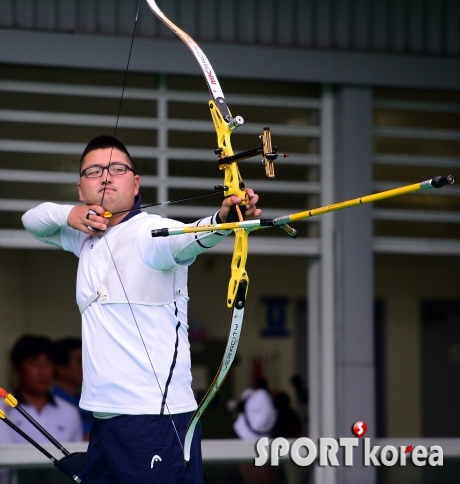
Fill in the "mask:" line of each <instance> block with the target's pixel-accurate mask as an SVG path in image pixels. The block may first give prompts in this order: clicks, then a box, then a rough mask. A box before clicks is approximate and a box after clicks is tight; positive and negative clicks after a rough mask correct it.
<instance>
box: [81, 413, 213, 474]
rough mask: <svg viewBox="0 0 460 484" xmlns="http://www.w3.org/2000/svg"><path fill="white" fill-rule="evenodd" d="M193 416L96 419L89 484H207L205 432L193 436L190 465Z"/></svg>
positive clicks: (199, 427)
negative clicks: (186, 445)
mask: <svg viewBox="0 0 460 484" xmlns="http://www.w3.org/2000/svg"><path fill="white" fill-rule="evenodd" d="M192 415H193V412H188V413H182V414H176V415H173V416H172V419H173V421H174V424H175V426H176V429H177V432H178V433H179V438H180V443H179V439H178V438H177V435H176V431H175V430H174V426H173V424H172V422H171V417H170V416H169V415H121V416H119V417H114V418H110V419H97V418H95V419H94V424H93V427H92V429H91V434H90V440H89V446H88V454H87V458H86V471H85V484H149V483H152V484H153V483H155V484H160V483H161V484H202V483H203V468H202V461H201V426H200V424H198V426H197V428H196V429H195V434H194V436H193V441H192V448H191V454H190V462H189V465H188V466H187V467H185V465H184V454H183V451H182V447H181V443H182V445H183V442H184V438H185V432H186V430H187V425H188V423H189V421H190V418H191V417H192Z"/></svg>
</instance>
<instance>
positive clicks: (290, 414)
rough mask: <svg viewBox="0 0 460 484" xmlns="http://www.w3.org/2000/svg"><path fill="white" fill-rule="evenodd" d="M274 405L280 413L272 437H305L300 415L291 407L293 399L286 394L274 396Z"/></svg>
mask: <svg viewBox="0 0 460 484" xmlns="http://www.w3.org/2000/svg"><path fill="white" fill-rule="evenodd" d="M273 404H274V406H275V408H276V410H277V412H278V415H277V419H276V422H275V425H274V426H273V429H272V434H271V436H272V437H273V438H276V437H285V438H286V439H296V438H298V437H301V436H302V435H303V425H302V420H301V419H300V417H299V414H298V413H297V412H296V411H295V410H294V409H293V408H292V407H291V399H290V397H289V395H288V394H287V393H286V392H278V393H276V394H275V395H274V396H273Z"/></svg>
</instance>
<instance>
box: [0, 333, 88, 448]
mask: <svg viewBox="0 0 460 484" xmlns="http://www.w3.org/2000/svg"><path fill="white" fill-rule="evenodd" d="M52 348H53V345H52V343H51V341H50V340H49V339H48V338H46V337H44V336H31V335H26V336H23V337H22V338H21V339H19V341H17V342H16V344H15V345H14V348H13V351H12V353H11V361H12V363H13V368H14V372H15V374H16V376H17V378H18V380H19V388H18V390H17V391H16V392H14V393H13V395H14V396H15V397H16V398H17V400H18V402H19V404H20V405H21V406H22V407H23V408H24V410H26V412H28V413H29V414H30V415H31V416H32V417H33V418H34V419H35V420H36V421H37V422H38V423H39V424H40V425H42V426H43V427H44V428H45V429H46V430H47V431H48V432H49V433H50V434H51V435H53V436H54V437H55V438H56V439H57V440H58V441H60V442H79V441H81V440H83V432H82V423H81V419H80V414H79V412H78V410H77V409H76V408H75V407H73V406H72V405H70V404H69V403H67V402H66V401H65V400H63V399H62V398H59V397H57V396H53V394H52V393H51V392H50V387H51V383H52V381H53V373H54V364H53V359H52V356H53V355H52ZM1 406H2V409H3V410H5V413H6V414H7V417H8V418H9V419H10V420H11V421H12V422H13V423H15V424H16V425H17V426H18V427H19V428H21V429H22V430H23V431H24V432H26V433H27V434H28V435H30V437H32V438H33V439H34V440H36V441H37V442H40V443H46V442H48V441H47V439H46V438H45V437H44V436H43V435H42V434H41V433H40V432H39V431H38V430H37V429H36V428H35V427H33V426H32V425H31V424H30V423H29V422H28V421H27V420H26V419H25V418H24V417H23V416H22V415H21V414H20V413H19V412H18V411H17V410H15V409H14V408H11V407H9V406H7V405H6V404H5V403H4V402H2V404H1ZM25 442H26V441H25V440H24V439H23V438H22V437H21V436H20V435H18V434H17V433H16V432H14V431H13V430H12V429H10V427H8V426H7V425H2V427H0V444H14V443H21V444H22V443H25Z"/></svg>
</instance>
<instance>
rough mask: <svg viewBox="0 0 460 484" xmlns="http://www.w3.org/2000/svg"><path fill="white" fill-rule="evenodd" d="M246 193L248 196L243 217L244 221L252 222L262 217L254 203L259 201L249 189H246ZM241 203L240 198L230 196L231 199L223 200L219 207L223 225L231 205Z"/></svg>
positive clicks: (257, 196)
mask: <svg viewBox="0 0 460 484" xmlns="http://www.w3.org/2000/svg"><path fill="white" fill-rule="evenodd" d="M246 193H247V195H248V203H247V204H246V205H245V207H246V213H245V215H244V219H245V220H252V219H256V218H259V217H260V216H261V215H262V210H261V209H260V208H257V207H256V203H257V202H258V201H259V195H257V194H256V193H254V190H252V189H251V188H246ZM240 202H241V197H237V196H236V195H232V196H231V197H228V198H225V199H224V201H223V202H222V206H221V207H220V212H219V216H220V219H221V220H222V222H223V223H225V222H226V221H227V217H228V214H229V212H230V209H231V208H232V206H233V205H239V203H240Z"/></svg>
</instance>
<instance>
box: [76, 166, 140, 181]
mask: <svg viewBox="0 0 460 484" xmlns="http://www.w3.org/2000/svg"><path fill="white" fill-rule="evenodd" d="M112 166H124V167H125V171H124V172H123V173H115V174H114V173H110V168H111V167H112ZM91 168H102V171H101V174H100V175H99V176H88V175H87V174H86V170H90V169H91ZM104 170H107V171H108V172H109V175H110V176H121V175H126V172H127V171H128V170H131V171H132V172H133V173H134V174H136V172H135V171H134V169H133V168H131V167H130V166H129V165H127V164H126V163H118V162H117V163H110V164H109V165H107V166H102V165H94V166H88V168H85V169H84V170H82V171H81V173H80V178H81V177H82V176H85V177H86V178H89V179H91V178H101V177H102V175H103V174H104Z"/></svg>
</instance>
